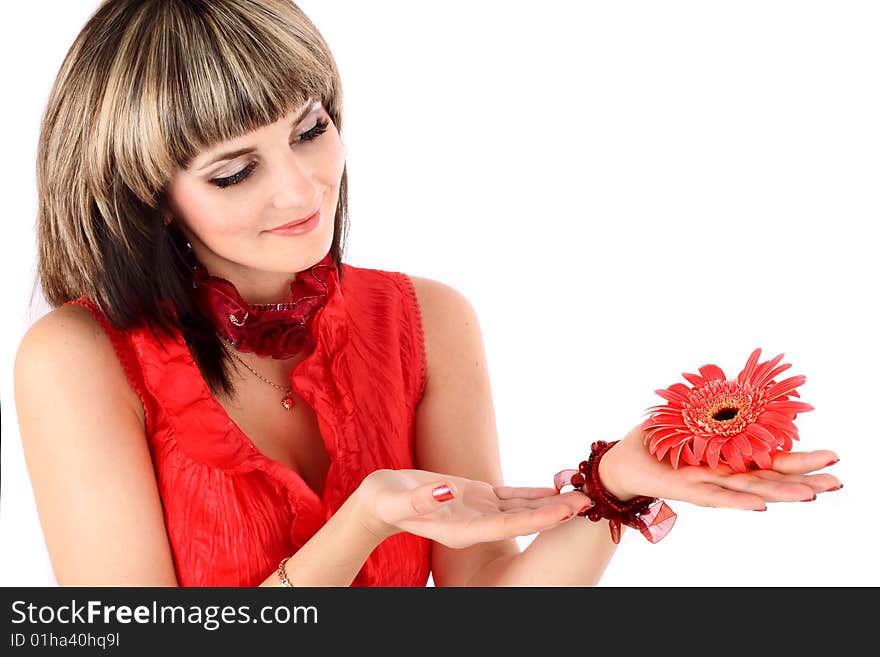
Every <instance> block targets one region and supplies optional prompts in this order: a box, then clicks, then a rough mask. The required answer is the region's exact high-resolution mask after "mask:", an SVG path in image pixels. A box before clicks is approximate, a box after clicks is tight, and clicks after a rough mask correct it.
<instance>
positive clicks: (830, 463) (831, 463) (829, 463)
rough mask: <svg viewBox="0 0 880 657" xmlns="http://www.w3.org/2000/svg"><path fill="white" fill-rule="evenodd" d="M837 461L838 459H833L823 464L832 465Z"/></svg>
mask: <svg viewBox="0 0 880 657" xmlns="http://www.w3.org/2000/svg"><path fill="white" fill-rule="evenodd" d="M838 461H840V459H834V460H833V461H828V463H826V464H825V467H826V468H827V467H828V466H829V465H834V464H835V463H837V462H838Z"/></svg>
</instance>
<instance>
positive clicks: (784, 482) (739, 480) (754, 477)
mask: <svg viewBox="0 0 880 657" xmlns="http://www.w3.org/2000/svg"><path fill="white" fill-rule="evenodd" d="M776 474H777V475H778V477H776V478H772V477H768V476H759V475H758V474H756V473H747V474H745V473H744V474H735V475H731V476H729V477H725V478H724V479H723V480H722V481H720V482H718V483H717V484H716V485H717V486H719V487H721V488H726V489H728V490H734V491H740V492H743V493H751V494H753V495H757V496H758V497H760V498H761V499H762V500H764V501H765V502H809V501H811V500H814V499H815V498H816V492H815V491H814V490H813V488H812V487H811V486H809V485H808V484H807V483H806V481H804V477H803V475H779V473H776Z"/></svg>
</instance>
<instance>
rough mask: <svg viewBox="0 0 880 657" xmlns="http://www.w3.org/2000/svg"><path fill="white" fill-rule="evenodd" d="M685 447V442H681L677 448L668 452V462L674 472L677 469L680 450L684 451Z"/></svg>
mask: <svg viewBox="0 0 880 657" xmlns="http://www.w3.org/2000/svg"><path fill="white" fill-rule="evenodd" d="M685 445H687V442H682V443H681V444H680V445H679V446H678V447H676V448H674V449H673V450H672V451H670V452H669V462H670V463H672V468H673V469H674V470H677V469H678V461H679V459H680V458H681V450H683V449H684V447H685Z"/></svg>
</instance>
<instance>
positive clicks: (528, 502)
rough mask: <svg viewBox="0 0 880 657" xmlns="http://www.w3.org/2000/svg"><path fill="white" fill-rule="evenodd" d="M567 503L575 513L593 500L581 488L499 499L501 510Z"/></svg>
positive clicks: (535, 507) (587, 506)
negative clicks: (530, 496)
mask: <svg viewBox="0 0 880 657" xmlns="http://www.w3.org/2000/svg"><path fill="white" fill-rule="evenodd" d="M560 502H562V503H564V504H566V505H567V506H568V508H569V509H571V510H572V511H574V512H575V513H580V512H581V511H584V510H585V509H587V508H589V507H591V506H593V501H592V500H591V499H590V498H589V497H588V496H587V495H585V494H584V493H582V492H580V491H579V490H575V491H570V492H568V493H555V492H554V494H553V495H548V496H547V497H539V498H536V499H529V498H525V497H512V498H510V499H506V500H498V508H499V509H500V510H501V511H519V510H522V509H540V508H542V507H545V506H548V505H550V504H559V503H560Z"/></svg>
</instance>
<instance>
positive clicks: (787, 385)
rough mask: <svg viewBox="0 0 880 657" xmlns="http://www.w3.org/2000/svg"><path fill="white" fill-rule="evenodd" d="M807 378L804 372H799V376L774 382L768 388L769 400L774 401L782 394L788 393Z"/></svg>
mask: <svg viewBox="0 0 880 657" xmlns="http://www.w3.org/2000/svg"><path fill="white" fill-rule="evenodd" d="M806 380H807V377H805V376H804V375H803V374H799V375H797V376H793V377H790V378H788V379H785V380H784V381H780V382H779V383H775V384H773V385H772V386H770V387H769V388H767V400H768V401H773V400H774V399H776V398H777V397H781V396H782V395H784V394H787V393H788V392H789V391H791V390H794V389H795V388H797V387H798V386H799V385H801V384H802V383H803V382H804V381H806Z"/></svg>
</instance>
